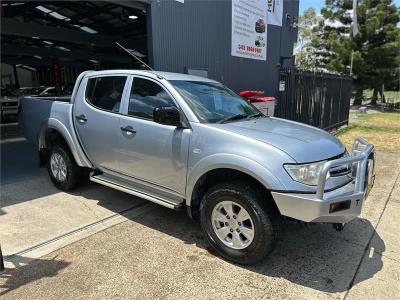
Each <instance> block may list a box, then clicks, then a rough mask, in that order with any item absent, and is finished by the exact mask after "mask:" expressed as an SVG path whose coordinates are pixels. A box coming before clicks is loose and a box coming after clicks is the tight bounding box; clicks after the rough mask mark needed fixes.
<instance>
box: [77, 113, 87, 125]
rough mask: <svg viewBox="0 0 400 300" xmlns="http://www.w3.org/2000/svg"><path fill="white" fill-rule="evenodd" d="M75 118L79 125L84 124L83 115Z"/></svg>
mask: <svg viewBox="0 0 400 300" xmlns="http://www.w3.org/2000/svg"><path fill="white" fill-rule="evenodd" d="M75 118H76V119H77V120H78V123H79V124H85V123H86V122H87V119H86V116H85V115H80V116H76V117H75Z"/></svg>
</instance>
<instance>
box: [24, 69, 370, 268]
mask: <svg viewBox="0 0 400 300" xmlns="http://www.w3.org/2000/svg"><path fill="white" fill-rule="evenodd" d="M50 100H51V101H50ZM64 100H65V99H64ZM21 104H22V111H21V114H20V123H21V127H22V130H23V132H24V135H25V136H26V137H27V138H28V140H30V141H32V142H34V143H35V144H36V145H37V149H38V152H39V157H40V162H41V164H42V165H43V166H45V165H46V166H47V169H48V173H49V176H50V178H51V180H52V182H53V183H54V185H55V186H56V187H58V188H59V189H61V190H65V191H68V190H71V189H72V188H74V187H75V186H77V185H78V184H79V183H81V182H82V179H83V178H86V177H89V178H90V180H92V181H94V182H97V183H99V184H102V185H105V186H108V187H111V188H114V189H117V190H120V191H123V192H126V193H129V194H132V195H135V196H139V197H142V198H144V199H147V200H149V201H152V202H155V203H157V204H160V205H163V206H165V207H168V208H171V209H179V208H182V207H186V209H187V211H188V214H189V216H191V217H192V218H194V219H199V220H200V222H201V225H202V228H203V231H204V234H205V236H206V237H207V239H208V241H209V242H210V244H211V245H212V246H213V247H214V248H215V249H216V250H217V251H218V253H220V254H221V255H222V256H223V257H225V258H227V259H229V260H231V261H234V262H237V263H242V264H250V263H255V262H257V261H259V260H261V259H262V258H264V257H265V256H266V255H267V254H268V253H269V252H270V251H271V249H272V247H273V245H274V242H275V240H276V238H277V236H278V233H279V228H280V224H281V222H282V220H284V219H286V218H292V219H296V220H300V221H303V222H325V223H332V224H335V226H336V228H338V229H340V228H341V227H342V224H344V223H346V222H349V221H350V220H352V219H354V218H356V217H357V216H358V215H359V214H360V213H361V207H362V204H363V201H364V200H365V198H366V197H367V195H368V191H369V190H370V188H371V187H372V185H373V182H374V177H375V175H374V146H373V145H371V144H369V143H368V142H366V141H365V140H363V139H361V138H359V139H357V141H356V142H355V144H354V147H353V150H352V152H351V154H348V153H347V151H346V149H345V147H344V146H343V144H342V143H341V142H340V141H339V140H338V139H337V138H336V137H334V136H333V135H331V134H329V133H328V132H326V131H324V130H321V129H318V128H314V127H311V126H308V125H305V124H301V123H297V122H293V121H288V120H283V119H279V118H274V117H267V116H265V115H263V114H262V113H261V112H260V111H258V110H257V108H255V107H254V106H253V105H252V104H251V103H249V102H247V101H246V100H245V99H243V98H241V97H240V96H238V95H236V94H235V93H234V92H232V91H231V90H230V89H228V88H227V87H225V86H224V85H222V84H220V83H218V82H216V81H214V80H211V79H207V78H203V77H197V76H191V75H184V74H176V73H165V72H157V71H139V70H109V71H87V72H84V73H82V74H81V75H80V76H79V77H78V79H77V81H76V84H75V87H74V90H73V93H72V96H71V98H70V99H69V101H67V102H61V101H57V98H36V99H33V98H29V97H27V98H22V100H21Z"/></svg>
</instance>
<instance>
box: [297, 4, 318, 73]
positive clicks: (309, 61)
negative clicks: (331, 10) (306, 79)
mask: <svg viewBox="0 0 400 300" xmlns="http://www.w3.org/2000/svg"><path fill="white" fill-rule="evenodd" d="M320 19H321V17H318V16H317V13H316V11H315V9H314V8H312V7H310V8H308V9H306V10H305V11H304V13H303V15H301V16H300V17H299V22H298V27H299V33H298V39H297V44H296V48H295V55H296V66H297V67H299V68H301V69H305V70H315V69H316V67H317V66H316V64H315V59H314V57H315V48H314V47H313V44H315V43H318V42H317V41H316V39H318V36H317V35H316V30H315V28H316V27H317V26H318V23H319V20H320Z"/></svg>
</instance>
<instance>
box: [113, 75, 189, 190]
mask: <svg viewBox="0 0 400 300" xmlns="http://www.w3.org/2000/svg"><path fill="white" fill-rule="evenodd" d="M126 99H127V103H126V105H125V107H124V108H123V111H122V115H121V117H120V128H121V131H120V134H119V144H118V150H117V152H118V153H117V155H118V157H119V159H118V160H119V162H120V165H119V168H120V171H121V173H123V174H125V175H128V176H131V177H133V178H135V179H139V180H140V181H143V182H144V183H146V184H151V185H154V187H160V188H167V189H169V190H171V191H173V192H176V193H179V194H180V195H184V194H185V185H186V170H187V158H188V147H189V136H190V129H180V128H177V127H175V126H168V125H161V124H158V123H155V122H154V121H153V109H154V108H155V107H161V106H176V104H175V102H174V101H173V99H172V97H171V96H170V94H169V93H168V92H167V91H166V90H165V89H164V88H163V87H162V86H161V85H160V84H159V83H157V82H156V81H153V80H151V79H149V78H145V77H136V76H135V77H134V78H133V82H132V87H131V89H130V92H129V99H128V97H126Z"/></svg>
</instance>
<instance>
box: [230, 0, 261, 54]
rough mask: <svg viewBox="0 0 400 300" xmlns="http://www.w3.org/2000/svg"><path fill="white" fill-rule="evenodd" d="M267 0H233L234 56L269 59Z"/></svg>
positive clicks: (232, 47)
mask: <svg viewBox="0 0 400 300" xmlns="http://www.w3.org/2000/svg"><path fill="white" fill-rule="evenodd" d="M266 18H267V5H266V0H232V45H231V54H232V56H238V57H245V58H250V59H258V60H266V59H267V22H266Z"/></svg>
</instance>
